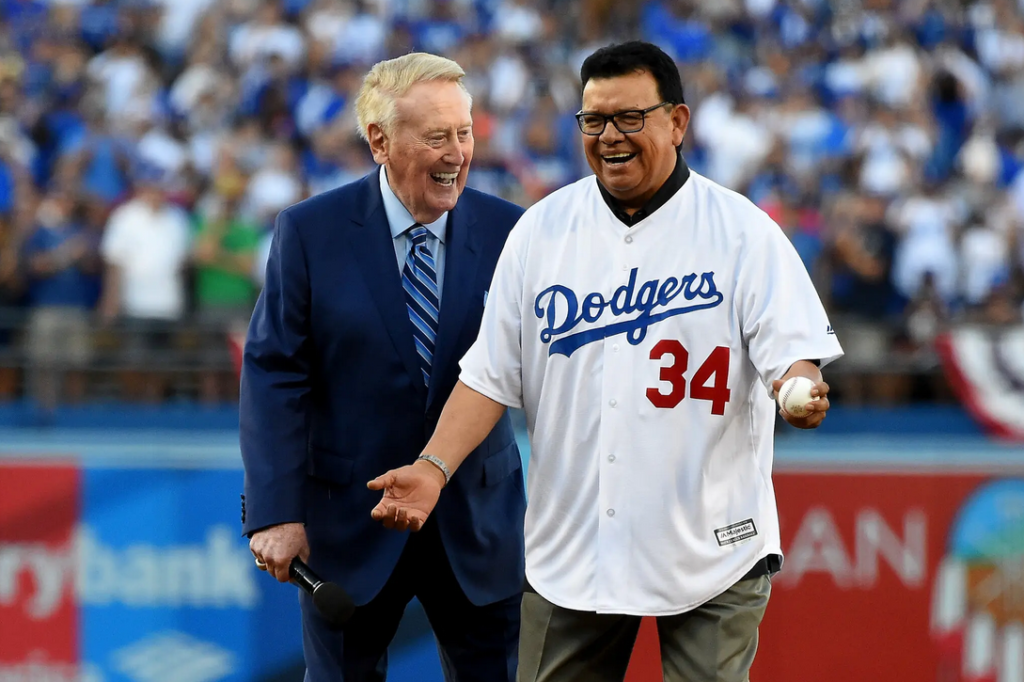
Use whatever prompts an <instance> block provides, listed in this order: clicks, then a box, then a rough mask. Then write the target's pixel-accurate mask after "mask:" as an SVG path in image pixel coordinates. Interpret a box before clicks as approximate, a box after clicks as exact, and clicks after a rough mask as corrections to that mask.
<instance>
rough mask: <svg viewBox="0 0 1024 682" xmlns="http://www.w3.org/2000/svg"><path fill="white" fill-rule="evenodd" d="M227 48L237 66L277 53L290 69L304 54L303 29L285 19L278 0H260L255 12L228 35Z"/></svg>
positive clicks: (299, 61)
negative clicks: (229, 37) (253, 15)
mask: <svg viewBox="0 0 1024 682" xmlns="http://www.w3.org/2000/svg"><path fill="white" fill-rule="evenodd" d="M228 51H229V53H230V56H231V61H232V62H234V63H235V65H236V66H238V67H239V68H240V69H243V70H245V69H248V68H249V67H250V66H253V65H254V64H256V63H258V62H260V61H262V60H264V59H267V58H269V57H270V55H277V56H278V57H280V58H281V59H283V60H284V62H285V63H286V64H287V65H288V67H289V68H290V69H294V68H297V67H298V66H299V65H300V63H301V61H302V58H303V57H304V56H305V54H306V40H305V36H304V35H303V34H302V31H300V30H299V29H297V28H295V27H294V26H292V25H291V24H289V23H287V22H286V21H285V20H284V16H283V12H282V9H281V1H280V0H262V2H261V3H260V5H259V8H258V9H257V10H256V15H255V17H254V18H253V20H252V21H249V22H247V23H245V24H243V25H242V26H240V27H238V28H237V29H236V30H235V31H234V33H233V34H232V35H231V40H230V44H229V47H228Z"/></svg>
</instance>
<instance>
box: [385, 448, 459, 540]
mask: <svg viewBox="0 0 1024 682" xmlns="http://www.w3.org/2000/svg"><path fill="white" fill-rule="evenodd" d="M366 487H367V488H369V489H370V490H383V491H384V497H382V498H381V501H380V502H378V503H377V506H376V507H374V508H373V511H371V512H370V516H372V517H373V519H374V520H375V521H380V522H381V523H383V524H384V527H385V528H394V529H395V530H406V529H408V530H413V531H417V530H419V529H421V528H423V524H424V523H426V522H427V517H428V516H430V512H432V511H434V506H435V505H436V504H437V498H438V497H439V496H440V495H441V488H443V487H444V474H443V473H442V472H441V470H440V469H438V468H437V467H435V466H434V465H433V464H431V463H430V462H426V461H423V460H420V461H417V462H416V463H415V464H410V465H408V466H404V467H401V468H399V469H392V470H391V471H389V472H387V473H386V474H383V475H381V476H378V477H377V478H375V479H373V480H372V481H370V482H369V483H367V484H366Z"/></svg>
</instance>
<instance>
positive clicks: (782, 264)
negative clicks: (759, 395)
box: [737, 216, 843, 394]
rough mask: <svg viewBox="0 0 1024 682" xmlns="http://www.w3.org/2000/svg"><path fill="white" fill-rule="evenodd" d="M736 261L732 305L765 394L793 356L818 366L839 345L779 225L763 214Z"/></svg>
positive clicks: (829, 358)
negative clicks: (735, 303) (734, 304)
mask: <svg viewBox="0 0 1024 682" xmlns="http://www.w3.org/2000/svg"><path fill="white" fill-rule="evenodd" d="M762 220H763V221H765V222H766V223H767V224H761V225H758V226H757V229H758V233H755V236H754V238H753V239H752V240H751V242H752V243H751V244H749V245H748V248H747V249H745V250H744V251H745V253H744V255H743V257H742V260H741V262H740V276H739V281H738V286H737V295H738V300H737V305H738V307H739V316H740V325H741V329H742V333H743V340H744V344H745V345H746V347H747V352H748V354H749V357H750V361H751V362H752V363H753V365H754V368H755V369H756V370H757V372H758V374H759V375H760V376H761V380H762V381H763V382H764V384H765V387H766V388H767V390H768V393H769V394H772V393H773V391H772V387H771V386H772V381H773V380H774V379H780V378H782V376H783V375H784V374H785V373H786V371H787V370H789V368H790V366H791V365H792V364H793V363H794V362H796V361H798V360H812V361H813V360H817V361H818V365H819V367H824V366H825V365H827V364H828V363H830V362H832V361H833V360H835V359H836V358H839V357H841V356H842V355H843V349H842V347H841V346H840V345H839V341H838V340H837V339H836V335H835V332H834V331H833V329H832V326H831V324H830V323H829V320H828V315H827V314H826V313H825V308H824V306H823V305H822V304H821V299H820V298H819V297H818V292H817V291H816V290H815V288H814V284H813V283H812V282H811V277H810V275H809V274H808V273H807V268H806V267H804V264H803V261H801V260H800V256H799V255H797V252H796V249H795V248H793V244H792V243H791V242H790V241H789V239H788V238H787V237H786V235H785V234H784V233H783V231H782V228H780V227H779V226H778V225H776V224H775V223H774V222H773V221H771V219H769V218H767V217H766V216H765V217H763V218H762Z"/></svg>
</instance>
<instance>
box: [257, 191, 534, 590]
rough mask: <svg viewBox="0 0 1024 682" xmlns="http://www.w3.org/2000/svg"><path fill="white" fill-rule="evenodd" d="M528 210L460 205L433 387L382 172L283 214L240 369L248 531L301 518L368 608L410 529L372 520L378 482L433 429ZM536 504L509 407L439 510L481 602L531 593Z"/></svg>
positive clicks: (326, 565)
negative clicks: (531, 519)
mask: <svg viewBox="0 0 1024 682" xmlns="http://www.w3.org/2000/svg"><path fill="white" fill-rule="evenodd" d="M520 215H522V209H520V208H519V207H518V206H515V205H514V204H510V203H508V202H506V201H503V200H501V199H498V198H495V197H492V196H489V195H486V194H483V193H481V192H477V191H474V190H472V189H466V190H465V191H464V192H463V194H462V196H461V197H460V199H459V201H458V204H457V206H456V207H455V208H454V209H453V210H452V211H450V212H449V214H448V225H447V234H446V238H445V239H446V241H445V247H446V253H445V277H444V284H443V286H444V289H443V291H442V294H441V311H440V317H439V321H438V334H437V343H436V348H435V353H434V363H433V366H432V372H431V378H430V386H429V387H427V386H424V384H423V375H422V374H421V372H420V368H419V365H418V363H417V358H416V351H415V348H414V346H413V335H412V323H411V322H410V321H409V314H408V310H407V308H406V303H405V294H404V291H403V289H402V283H401V273H400V272H399V269H398V264H397V262H396V260H395V251H394V246H393V242H392V237H391V232H390V229H389V226H388V221H387V217H386V215H385V212H384V204H383V200H382V198H381V191H380V186H379V180H378V175H377V173H376V172H374V173H371V174H370V175H368V176H366V177H365V178H363V179H362V180H359V181H357V182H354V183H352V184H349V185H346V186H344V187H340V188H338V189H335V190H332V191H329V192H325V193H323V194H320V195H318V196H315V197H312V198H310V199H307V200H306V201H303V202H301V203H299V204H296V205H294V206H291V207H289V208H287V209H285V210H284V211H282V212H281V214H280V215H279V216H278V219H277V226H276V228H275V229H276V232H275V234H274V239H273V246H272V248H271V252H270V259H269V262H268V265H267V277H266V285H265V287H264V290H263V293H262V294H261V295H260V297H259V300H258V302H257V303H256V309H255V312H254V313H253V317H252V321H251V323H250V325H249V333H248V337H247V339H246V344H245V355H244V362H243V367H242V383H241V399H240V427H241V449H242V459H243V461H244V463H245V498H244V507H243V519H242V522H243V532H245V533H252V532H254V531H256V530H259V529H261V528H264V527H266V526H270V525H275V524H279V523H285V522H302V523H305V524H306V533H307V535H308V537H309V542H310V551H311V554H310V559H309V564H310V566H311V567H312V568H313V570H315V571H316V572H317V573H319V574H320V576H321V577H322V578H324V579H326V580H331V581H334V582H337V583H339V584H340V585H342V586H343V587H344V588H345V589H346V590H348V591H349V593H350V594H351V595H352V597H353V599H354V600H355V602H356V604H357V605H359V604H365V603H367V602H368V601H370V599H372V598H373V597H374V596H375V595H376V594H377V593H378V592H379V591H380V589H381V588H382V587H383V586H384V583H385V582H386V581H387V579H388V577H389V576H390V574H391V572H392V570H393V569H394V567H395V564H396V563H397V562H398V558H399V556H400V555H401V553H402V549H403V547H404V545H405V542H406V540H407V538H408V533H403V532H398V531H394V530H388V529H386V528H384V527H383V526H381V524H380V523H379V522H376V521H373V520H372V519H371V518H370V510H371V509H373V507H374V505H375V504H376V503H377V502H378V501H379V500H380V497H381V493H380V492H373V491H370V490H367V488H366V482H367V481H369V480H371V479H373V478H375V477H376V476H378V475H380V474H382V473H384V472H386V471H388V470H389V469H393V468H395V467H399V466H402V465H405V464H409V463H411V462H413V461H414V460H415V458H416V457H417V455H419V453H420V451H421V450H422V448H423V447H424V446H425V445H426V442H427V439H428V438H429V437H430V435H431V434H432V433H433V431H434V427H435V426H436V425H437V420H438V417H439V416H440V413H441V408H442V407H443V406H444V403H445V401H446V400H447V398H448V395H449V394H450V393H451V391H452V389H453V388H454V386H455V383H456V381H457V379H458V372H459V367H458V363H459V360H460V359H461V358H462V355H463V354H464V353H465V352H466V351H467V350H468V349H469V347H470V345H471V344H472V343H473V341H474V340H475V339H476V335H477V331H478V328H479V325H480V319H481V316H482V314H483V309H484V301H485V292H486V291H487V289H488V286H489V285H490V281H491V276H492V275H493V272H494V266H495V264H496V262H497V259H498V255H499V254H500V252H501V249H502V246H503V245H504V243H505V239H506V237H507V236H508V233H509V231H510V230H511V229H512V226H513V225H514V224H515V222H516V221H517V220H518V219H519V216H520ZM525 506H526V502H525V492H524V484H523V477H522V472H521V460H520V456H519V450H518V448H517V446H516V441H515V438H514V433H513V430H512V425H511V422H510V420H509V416H508V414H507V413H506V414H505V415H504V416H503V417H502V419H501V421H499V422H498V425H497V426H496V427H495V428H494V430H493V431H492V432H491V433H490V435H489V436H488V437H487V439H486V440H485V441H484V442H483V443H482V444H481V445H480V447H478V448H477V449H476V450H475V451H474V452H473V453H472V454H471V455H470V456H469V458H468V459H467V460H466V461H465V463H464V464H463V465H462V466H461V467H460V468H459V470H458V472H457V473H456V474H455V476H454V477H453V478H452V481H451V483H450V484H449V486H448V487H447V488H445V489H444V490H443V491H442V493H441V499H440V501H439V502H438V505H437V508H436V509H435V511H434V513H433V518H434V519H435V522H436V523H437V524H438V529H439V531H440V535H441V540H442V543H443V544H444V547H445V550H446V553H447V555H448V558H449V560H450V562H451V565H452V569H453V570H454V573H455V576H456V577H457V579H458V581H459V584H460V586H461V587H462V589H463V591H464V592H465V593H466V595H467V596H468V597H469V599H470V600H471V601H472V602H473V603H474V604H478V605H482V604H487V603H492V602H495V601H498V600H500V599H505V598H507V597H510V596H512V595H514V594H516V593H517V592H519V591H521V589H522V586H523V515H524V513H525ZM425 570H429V568H426V567H425Z"/></svg>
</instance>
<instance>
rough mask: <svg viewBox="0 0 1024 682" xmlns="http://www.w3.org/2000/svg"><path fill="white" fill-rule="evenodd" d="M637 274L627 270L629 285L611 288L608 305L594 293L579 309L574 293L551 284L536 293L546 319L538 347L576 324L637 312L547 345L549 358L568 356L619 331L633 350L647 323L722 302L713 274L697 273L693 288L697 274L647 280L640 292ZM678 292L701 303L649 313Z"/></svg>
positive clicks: (538, 310)
mask: <svg viewBox="0 0 1024 682" xmlns="http://www.w3.org/2000/svg"><path fill="white" fill-rule="evenodd" d="M636 274H637V268H633V269H632V270H631V271H630V272H629V282H628V283H627V284H623V285H622V286H621V287H619V288H618V289H616V290H615V293H614V294H612V297H611V299H610V300H607V301H606V300H605V298H604V296H602V295H601V293H600V292H598V291H595V292H593V293H590V294H587V295H586V296H584V297H583V304H582V305H580V302H579V299H578V298H577V296H576V292H575V291H573V290H572V289H570V288H569V287H567V286H563V285H561V284H555V285H553V286H550V287H548V288H547V289H545V290H544V291H542V292H540V294H538V295H537V301H536V303H535V304H534V312H535V313H537V317H538V318H540V319H544V318H545V317H546V318H547V327H545V328H544V329H542V330H541V332H540V340H541V342H542V343H549V342H551V340H552V339H553V338H554V337H555V336H556V335H559V334H568V333H569V332H571V331H572V330H573V329H575V328H576V326H577V325H579V323H580V322H597V321H598V320H600V319H601V318H602V317H603V316H604V315H605V313H610V316H611V317H621V316H622V315H628V314H630V313H634V312H636V311H640V314H639V315H637V316H636V317H634V318H633V319H631V320H626V321H624V322H613V323H611V324H608V325H606V326H604V327H594V328H592V329H588V330H586V331H582V332H576V333H575V334H568V336H563V337H561V338H560V339H558V340H557V341H554V342H553V343H551V346H550V347H549V348H548V355H556V354H558V353H561V354H562V355H564V356H565V357H569V356H571V355H572V354H573V352H575V351H576V350H577V349H579V348H581V347H583V346H585V345H587V344H588V343H593V342H594V341H600V340H601V339H606V338H608V337H609V336H615V335H617V334H622V333H625V334H626V339H628V340H629V342H630V344H632V345H634V346H635V345H637V344H638V343H640V342H641V341H643V340H644V338H645V337H646V336H647V329H648V328H649V327H650V326H651V325H653V324H657V323H658V322H661V321H662V320H667V319H668V318H670V317H675V316H676V315H684V314H686V313H692V312H694V311H695V310H704V309H706V308H714V307H715V306H717V305H719V304H720V303H721V302H722V300H723V299H724V298H725V296H723V295H722V292H720V291H719V290H718V287H716V286H715V273H713V272H705V273H703V274H702V275H700V283H699V284H697V285H696V286H694V283H695V282H697V273H691V274H689V275H686V276H685V277H683V278H682V279H681V280H679V279H676V278H675V277H669V278H668V279H666V280H665V281H664V282H662V281H661V280H657V279H652V280H648V281H646V282H644V283H643V284H641V285H640V288H639V289H637V287H636ZM680 294H682V295H683V298H684V299H686V300H687V301H692V300H694V299H700V303H693V304H691V305H682V306H680V307H678V308H671V309H669V310H664V311H661V312H658V313H654V311H655V310H657V309H659V308H664V307H665V306H667V305H668V304H669V303H671V302H672V301H673V300H675V299H676V297H678V296H679V295H680Z"/></svg>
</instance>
